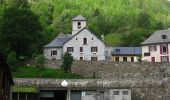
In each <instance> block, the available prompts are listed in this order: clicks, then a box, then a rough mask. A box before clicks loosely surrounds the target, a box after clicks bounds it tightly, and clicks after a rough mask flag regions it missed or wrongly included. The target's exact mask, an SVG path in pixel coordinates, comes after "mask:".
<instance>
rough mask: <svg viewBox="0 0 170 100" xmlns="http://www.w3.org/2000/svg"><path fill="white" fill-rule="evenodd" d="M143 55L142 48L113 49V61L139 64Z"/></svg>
mask: <svg viewBox="0 0 170 100" xmlns="http://www.w3.org/2000/svg"><path fill="white" fill-rule="evenodd" d="M141 55H142V50H141V48H140V47H113V51H112V60H113V61H124V62H137V61H138V58H139V57H140V56H141Z"/></svg>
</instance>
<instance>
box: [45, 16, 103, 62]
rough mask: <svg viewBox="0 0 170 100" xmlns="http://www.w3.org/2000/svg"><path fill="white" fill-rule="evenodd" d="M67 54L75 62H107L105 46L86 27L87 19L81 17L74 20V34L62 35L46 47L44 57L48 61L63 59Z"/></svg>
mask: <svg viewBox="0 0 170 100" xmlns="http://www.w3.org/2000/svg"><path fill="white" fill-rule="evenodd" d="M65 52H69V53H71V54H72V56H73V58H74V60H105V44H104V43H103V41H102V40H100V39H99V38H98V37H97V36H95V35H94V34H93V33H92V32H91V31H90V30H88V28H87V26H86V19H85V18H84V17H83V16H81V15H79V16H77V17H75V18H73V19H72V34H71V35H64V34H63V33H60V34H59V35H58V36H57V37H56V38H55V39H54V40H52V41H51V42H50V43H49V44H47V45H45V46H44V56H45V57H46V58H48V59H57V60H59V59H62V57H63V55H64V53H65Z"/></svg>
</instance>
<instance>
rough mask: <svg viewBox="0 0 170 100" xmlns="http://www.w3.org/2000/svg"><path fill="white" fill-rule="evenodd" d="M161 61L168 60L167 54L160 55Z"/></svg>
mask: <svg viewBox="0 0 170 100" xmlns="http://www.w3.org/2000/svg"><path fill="white" fill-rule="evenodd" d="M161 62H169V57H168V56H161Z"/></svg>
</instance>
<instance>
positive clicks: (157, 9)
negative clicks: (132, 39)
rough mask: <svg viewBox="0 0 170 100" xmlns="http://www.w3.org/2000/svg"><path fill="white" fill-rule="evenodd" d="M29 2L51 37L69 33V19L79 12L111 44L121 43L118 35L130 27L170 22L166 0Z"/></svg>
mask: <svg viewBox="0 0 170 100" xmlns="http://www.w3.org/2000/svg"><path fill="white" fill-rule="evenodd" d="M30 4H31V9H32V10H33V11H34V12H35V13H37V14H38V15H40V20H41V23H42V24H43V26H44V27H45V30H44V31H45V34H48V36H50V37H49V38H51V39H52V38H54V37H55V36H56V35H57V34H58V33H59V32H61V31H62V32H65V33H70V32H71V19H72V18H73V17H75V16H77V15H79V14H81V15H83V16H85V17H86V18H87V19H88V27H89V28H90V29H91V30H92V31H93V32H94V33H96V34H97V35H98V36H100V35H101V34H105V41H106V42H107V43H109V44H111V45H115V44H118V45H120V44H124V43H122V40H121V37H122V36H121V35H122V34H130V33H131V31H133V30H140V29H141V28H142V31H143V29H144V31H145V29H146V30H148V31H147V32H148V33H150V31H149V30H157V29H159V28H162V27H163V28H167V27H168V26H170V3H169V2H168V1H166V0H126V1H125V0H81V1H80V0H30ZM142 15H143V16H142ZM147 15H148V17H147ZM141 16H142V17H141ZM140 17H141V18H140ZM147 19H148V20H147ZM139 21H142V22H143V23H142V22H139ZM145 21H146V23H145ZM147 21H149V22H147ZM138 24H140V25H138ZM141 24H144V25H143V26H142V25H141ZM146 24H148V26H147V25H146ZM145 26H146V27H145ZM136 28H137V29H136ZM138 28H140V29H138ZM51 32H52V33H51ZM135 32H136V31H135ZM151 32H152V31H151ZM137 33H142V32H141V31H140V32H138V31H137Z"/></svg>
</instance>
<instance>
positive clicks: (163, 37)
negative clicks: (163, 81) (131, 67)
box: [141, 30, 170, 62]
mask: <svg viewBox="0 0 170 100" xmlns="http://www.w3.org/2000/svg"><path fill="white" fill-rule="evenodd" d="M141 47H142V59H143V60H144V61H148V62H169V56H170V54H169V52H170V30H158V31H156V32H155V33H153V34H152V35H151V36H150V37H149V38H148V39H146V40H145V41H144V42H143V43H141Z"/></svg>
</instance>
